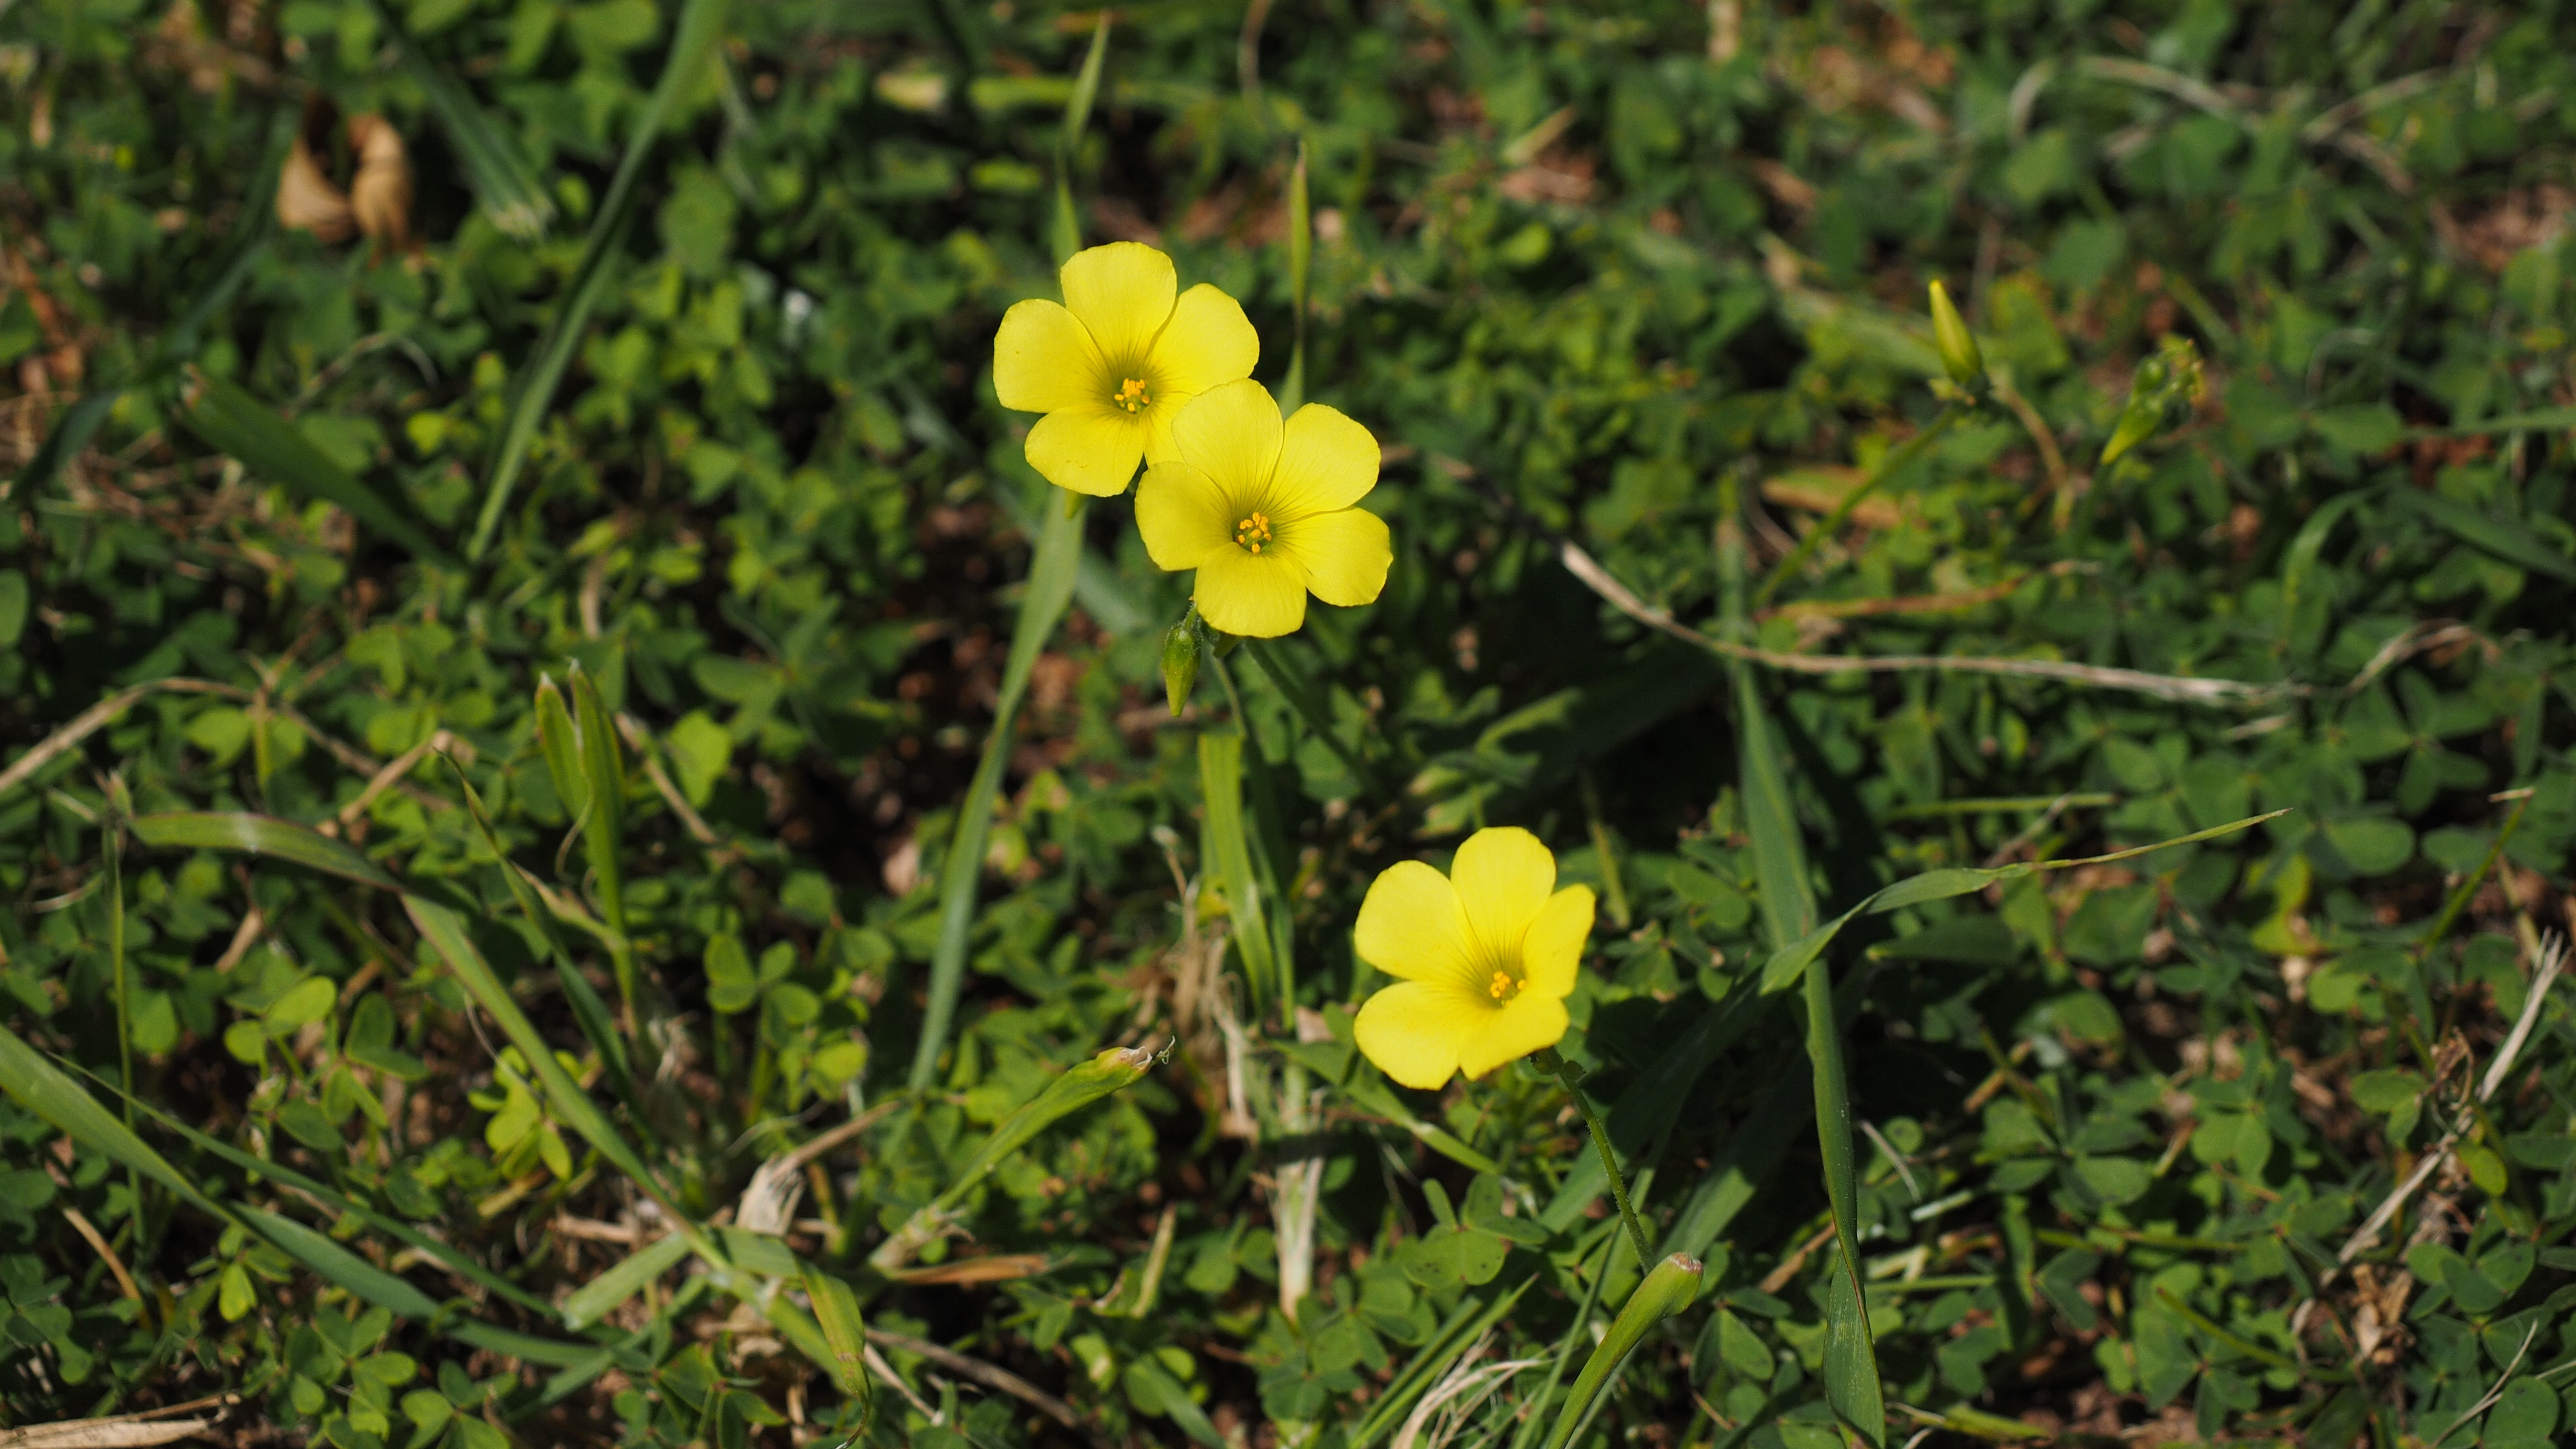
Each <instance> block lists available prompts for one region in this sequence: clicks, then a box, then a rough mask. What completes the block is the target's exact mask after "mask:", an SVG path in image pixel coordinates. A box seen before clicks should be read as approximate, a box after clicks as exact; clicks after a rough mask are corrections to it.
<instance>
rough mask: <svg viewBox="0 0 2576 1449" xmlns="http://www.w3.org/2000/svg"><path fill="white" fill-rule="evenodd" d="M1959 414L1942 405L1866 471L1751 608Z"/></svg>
mask: <svg viewBox="0 0 2576 1449" xmlns="http://www.w3.org/2000/svg"><path fill="white" fill-rule="evenodd" d="M1962 411H1963V410H1962V409H1961V408H1960V406H1959V405H1958V404H1957V403H1944V404H1942V406H1941V415H1940V416H1939V417H1936V418H1934V419H1933V420H1932V424H1931V426H1929V427H1927V428H1925V429H1924V430H1923V431H1921V432H1919V433H1916V434H1915V435H1914V436H1913V437H1911V438H1908V439H1906V440H1905V442H1904V443H1903V444H1902V445H1900V446H1899V447H1898V448H1897V449H1896V451H1894V452H1892V453H1890V454H1888V455H1887V456H1886V457H1885V458H1882V459H1880V460H1879V464H1878V466H1877V467H1876V468H1874V469H1872V470H1870V475H1869V476H1868V477H1867V478H1864V479H1862V480H1861V482H1860V486H1859V487H1857V488H1854V489H1853V490H1852V491H1850V492H1849V493H1846V494H1844V495H1843V501H1842V502H1840V503H1837V504H1835V505H1834V511H1833V512H1831V513H1828V514H1826V515H1825V520H1824V522H1822V523H1819V524H1817V525H1816V526H1815V527H1813V528H1811V529H1809V530H1807V536H1806V537H1804V538H1802V539H1799V540H1798V546H1797V547H1796V548H1793V549H1791V550H1789V556H1788V557H1787V558H1784V559H1782V560H1780V564H1779V566H1778V567H1777V568H1774V569H1773V570H1771V576H1770V577H1769V578H1767V579H1764V580H1763V581H1762V587H1761V588H1760V589H1758V590H1756V591H1755V592H1754V595H1753V607H1754V608H1755V609H1757V610H1758V609H1760V608H1762V607H1764V606H1765V605H1767V604H1769V603H1770V602H1771V596H1772V595H1774V594H1776V593H1778V592H1780V586H1781V585H1782V584H1785V583H1787V582H1788V581H1789V579H1790V577H1791V576H1792V575H1794V574H1796V573H1797V572H1798V570H1799V569H1800V568H1802V567H1804V566H1805V565H1806V562H1807V559H1808V558H1809V556H1811V555H1812V554H1814V553H1815V551H1816V549H1817V548H1818V547H1819V546H1821V545H1822V544H1823V543H1824V541H1825V540H1826V539H1828V538H1831V537H1833V536H1834V534H1835V533H1837V532H1839V531H1840V530H1841V528H1842V526H1843V523H1844V521H1845V520H1847V519H1849V518H1850V517H1851V515H1852V510H1853V509H1855V508H1858V507H1859V506H1860V501H1861V500H1862V499H1864V498H1867V497H1868V496H1869V495H1870V494H1872V493H1875V492H1877V491H1878V488H1879V485H1880V484H1882V483H1885V482H1886V481H1887V480H1888V479H1890V478H1893V477H1895V476H1896V475H1897V474H1898V473H1900V472H1902V471H1904V469H1905V467H1906V465H1907V464H1910V463H1912V462H1913V461H1914V460H1915V459H1916V458H1919V457H1921V456H1922V455H1923V450H1924V449H1926V448H1928V447H1930V446H1932V443H1933V440H1935V439H1937V438H1939V437H1940V436H1941V435H1942V434H1943V433H1946V432H1948V431H1950V425H1951V424H1952V423H1955V422H1957V421H1958V420H1959V417H1960V414H1961V412H1962Z"/></svg>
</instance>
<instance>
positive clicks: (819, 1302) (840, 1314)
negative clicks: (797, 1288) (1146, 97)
mask: <svg viewBox="0 0 2576 1449" xmlns="http://www.w3.org/2000/svg"><path fill="white" fill-rule="evenodd" d="M1103 24H1104V26H1105V25H1106V22H1103ZM805 1297H806V1299H807V1301H809V1302H811V1303H812V1304H813V1305H814V1322H815V1324H816V1326H818V1327H820V1328H821V1329H822V1330H823V1341H824V1342H825V1343H827V1344H830V1345H831V1348H832V1357H831V1359H830V1361H828V1362H827V1363H825V1364H824V1365H823V1367H824V1368H825V1369H827V1370H829V1371H830V1372H831V1375H832V1382H833V1383H835V1384H837V1385H839V1386H840V1390H841V1392H842V1394H843V1395H845V1396H846V1397H848V1398H849V1399H850V1400H851V1402H853V1403H855V1404H857V1405H858V1406H859V1424H860V1428H859V1431H858V1432H859V1433H865V1432H866V1425H867V1421H868V1420H869V1419H871V1418H873V1417H875V1414H876V1381H875V1380H874V1379H871V1378H870V1377H868V1368H867V1351H868V1323H867V1320H866V1319H865V1318H864V1317H862V1316H860V1313H859V1297H858V1295H857V1294H855V1293H853V1292H851V1291H850V1285H849V1284H847V1283H844V1282H842V1281H841V1280H840V1279H838V1278H835V1277H833V1276H832V1275H831V1274H829V1273H825V1272H822V1271H820V1270H818V1269H814V1268H807V1269H806V1270H805ZM852 1437H856V1435H853V1436H852Z"/></svg>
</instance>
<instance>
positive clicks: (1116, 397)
mask: <svg viewBox="0 0 2576 1449" xmlns="http://www.w3.org/2000/svg"><path fill="white" fill-rule="evenodd" d="M1109 400H1110V401H1111V402H1114V403H1116V404H1118V405H1119V406H1120V407H1122V408H1125V409H1126V410H1127V411H1129V412H1131V413H1133V412H1142V411H1143V410H1144V408H1145V405H1146V404H1147V403H1150V402H1152V401H1153V400H1154V399H1153V397H1152V396H1151V395H1149V394H1148V393H1147V392H1146V391H1145V379H1143V378H1141V377H1131V378H1129V379H1127V380H1126V381H1125V382H1122V383H1120V384H1118V391H1117V392H1116V393H1115V394H1113V395H1112V396H1111V397H1110V399H1109Z"/></svg>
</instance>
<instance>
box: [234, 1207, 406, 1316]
mask: <svg viewBox="0 0 2576 1449" xmlns="http://www.w3.org/2000/svg"><path fill="white" fill-rule="evenodd" d="M241 1215H242V1219H243V1220H244V1221H245V1222H248V1223H249V1224H250V1225H251V1226H252V1227H254V1228H256V1229H258V1230H259V1234H260V1236H261V1237H264V1238H266V1239H268V1240H269V1241H270V1242H272V1243H275V1244H276V1245H277V1246H278V1247H279V1248H280V1249H282V1250H283V1251H284V1252H285V1253H286V1255H287V1256H289V1257H291V1258H293V1259H295V1260H296V1261H297V1262H299V1263H302V1264H303V1265H304V1266H305V1267H307V1268H309V1269H311V1270H312V1271H313V1273H314V1274H315V1275H316V1276H317V1277H319V1278H321V1279H322V1280H323V1281H324V1282H326V1283H329V1284H331V1285H333V1286H334V1287H337V1288H342V1289H346V1290H347V1291H348V1292H349V1293H350V1294H351V1295H352V1296H354V1297H356V1298H357V1299H358V1300H359V1301H361V1302H364V1303H372V1304H374V1305H375V1306H376V1307H378V1308H382V1309H384V1310H385V1311H386V1312H388V1313H391V1314H393V1315H394V1316H395V1317H397V1318H435V1317H437V1316H438V1300H437V1299H435V1298H432V1297H430V1296H429V1295H428V1294H426V1293H423V1292H421V1291H420V1290H419V1289H418V1288H415V1287H413V1286H412V1285H411V1284H410V1282H409V1281H407V1280H405V1279H402V1278H398V1277H396V1276H394V1275H393V1274H391V1273H388V1272H386V1271H385V1270H384V1269H382V1268H379V1267H377V1266H376V1265H375V1264H373V1263H370V1262H368V1261H367V1260H366V1259H364V1258H361V1257H359V1256H358V1255H357V1254H355V1253H352V1252H350V1251H349V1250H348V1249H347V1248H344V1247H342V1246H340V1245H339V1244H338V1243H335V1242H333V1241H331V1240H330V1239H329V1238H326V1237H324V1236H323V1235H322V1234H320V1233H317V1232H315V1231H313V1230H312V1229H311V1228H308V1227H306V1226H305V1225H304V1224H302V1223H299V1222H297V1221H295V1220H294V1219H293V1218H288V1217H280V1216H278V1215H277V1214H276V1213H273V1212H270V1211H269V1210H267V1209H266V1208H258V1207H244V1208H242V1209H241Z"/></svg>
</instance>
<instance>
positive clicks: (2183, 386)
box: [2094, 333, 2202, 469]
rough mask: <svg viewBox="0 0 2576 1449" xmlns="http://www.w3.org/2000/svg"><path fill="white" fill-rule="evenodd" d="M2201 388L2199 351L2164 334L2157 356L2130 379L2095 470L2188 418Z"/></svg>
mask: <svg viewBox="0 0 2576 1449" xmlns="http://www.w3.org/2000/svg"><path fill="white" fill-rule="evenodd" d="M2201 388H2202V382H2201V375H2200V350H2199V349H2198V348H2195V347H2193V346H2192V345H2191V339H2189V338H2187V337H2178V336H2175V335H2174V334H2172V333H2167V334H2165V339H2164V341H2163V342H2162V343H2161V344H2160V345H2159V346H2158V347H2157V349H2156V354H2155V355H2154V356H2153V357H2150V358H2148V359H2147V360H2145V361H2144V362H2141V363H2139V364H2138V371H2137V374H2136V375H2135V376H2134V377H2132V378H2131V379H2130V380H2129V401H2128V405H2127V406H2125V407H2123V408H2121V409H2120V421H2119V422H2118V423H2116V424H2114V425H2113V426H2112V429H2111V441H2109V442H2107V443H2105V444H2103V445H2102V461H2101V462H2099V463H2096V464H2095V465H2094V467H2095V468H2097V469H2099V468H2108V467H2110V466H2111V465H2112V464H2113V463H2116V462H2118V461H2120V459H2121V457H2122V456H2124V455H2125V454H2127V453H2128V451H2129V450H2130V449H2131V448H2134V447H2136V446H2138V445H2139V444H2140V443H2143V442H2145V441H2146V440H2147V439H2149V438H2152V437H2154V436H2155V435H2156V434H2157V433H2158V432H2161V431H2162V430H2164V429H2166V428H2169V427H2173V426H2175V425H2177V424H2179V423H2181V422H2182V421H2183V420H2184V419H2186V418H2188V417H2190V416H2191V410H2192V406H2193V404H2195V403H2197V402H2199V401H2200V394H2201Z"/></svg>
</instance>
